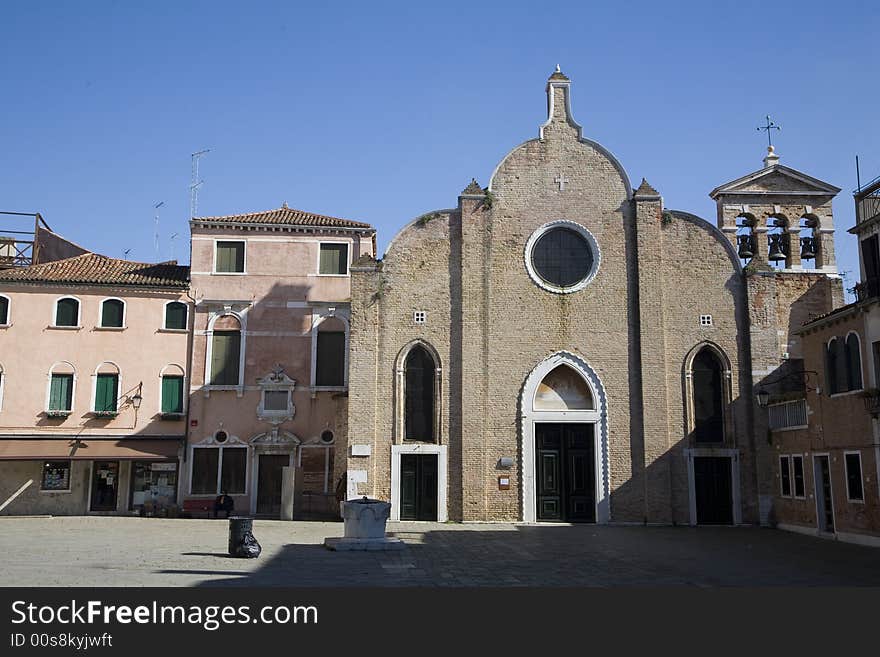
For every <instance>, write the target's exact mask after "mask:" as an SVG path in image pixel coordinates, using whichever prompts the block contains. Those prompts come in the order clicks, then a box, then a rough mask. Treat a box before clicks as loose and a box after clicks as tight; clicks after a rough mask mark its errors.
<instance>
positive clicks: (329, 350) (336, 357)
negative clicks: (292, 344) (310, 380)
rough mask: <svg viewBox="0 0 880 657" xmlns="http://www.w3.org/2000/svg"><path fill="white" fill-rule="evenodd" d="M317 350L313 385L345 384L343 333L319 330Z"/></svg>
mask: <svg viewBox="0 0 880 657" xmlns="http://www.w3.org/2000/svg"><path fill="white" fill-rule="evenodd" d="M317 352H318V353H317V359H318V362H317V363H316V365H315V385H319V386H342V385H345V333H343V332H341V331H320V332H319V333H318V349H317Z"/></svg>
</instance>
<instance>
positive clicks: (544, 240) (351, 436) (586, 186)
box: [346, 69, 842, 524]
mask: <svg viewBox="0 0 880 657" xmlns="http://www.w3.org/2000/svg"><path fill="white" fill-rule="evenodd" d="M570 89H571V83H570V80H569V79H568V78H567V77H566V76H565V75H564V74H562V73H561V72H560V71H559V70H558V69H557V71H556V73H554V74H553V75H551V76H550V79H549V80H548V82H547V86H546V92H547V108H548V112H547V119H546V121H545V122H544V123H543V125H541V126H540V129H539V133H538V137H537V138H535V139H530V140H528V141H526V142H524V143H523V144H521V145H520V146H517V147H516V148H514V149H513V150H512V151H510V153H508V154H507V155H506V156H505V157H504V158H503V159H502V160H501V162H500V163H499V164H498V166H497V167H496V168H495V170H494V172H493V173H492V175H491V177H490V178H489V184H488V186H487V187H486V188H482V187H481V186H480V185H478V184H477V183H476V182H472V183H471V184H470V185H468V187H467V188H466V189H465V190H464V191H463V192H462V193H461V194H460V195H459V197H458V201H457V203H456V204H455V205H454V207H452V208H451V209H442V210H437V211H433V212H428V213H425V214H424V215H421V216H420V217H417V218H416V219H415V220H414V221H412V222H411V223H409V224H408V225H407V226H405V227H404V228H403V229H402V230H401V231H400V232H399V233H398V234H397V235H396V236H395V238H394V239H393V240H392V242H391V243H390V245H389V247H388V249H387V251H386V253H385V255H384V257H383V258H382V259H381V260H378V261H377V260H375V259H373V258H371V257H364V258H361V259H360V260H358V261H357V262H355V263H354V265H353V267H352V272H353V275H352V307H351V356H350V358H351V365H350V374H349V376H350V396H349V405H348V413H349V421H348V424H349V432H348V445H347V448H346V454H347V466H346V471H347V479H348V490H349V496H352V495H354V494H358V495H360V494H369V495H372V496H377V497H380V498H384V499H388V500H390V501H391V502H392V518H403V519H436V520H441V521H442V520H446V519H450V520H478V521H496V520H507V521H510V520H522V521H527V522H531V521H548V522H558V521H572V522H599V523H602V522H634V523H643V522H646V523H682V524H687V523H690V524H700V523H741V522H743V523H757V522H759V521H764V522H766V521H767V519H768V517H769V515H770V512H771V507H772V504H773V494H772V490H771V489H770V486H769V484H768V483H767V481H768V480H769V477H770V476H771V471H770V465H769V464H770V463H771V458H770V457H769V455H767V454H765V451H766V449H765V447H766V444H765V443H766V441H765V440H764V439H763V436H766V417H765V416H764V415H762V414H761V413H757V412H756V410H757V407H756V404H755V399H754V396H753V383H754V381H753V377H756V378H757V380H760V379H761V378H763V377H765V376H766V375H768V374H772V373H773V372H776V371H777V370H784V369H785V368H789V367H797V366H798V365H797V361H798V360H799V359H800V358H802V355H801V354H800V351H799V346H798V344H797V339H796V336H794V334H793V332H792V325H791V320H792V318H794V317H797V316H799V314H806V313H808V312H814V311H815V312H827V311H829V310H831V309H832V308H833V307H834V306H835V305H839V304H840V303H841V302H842V290H841V284H840V280H839V277H838V276H837V272H836V268H835V263H834V252H833V239H832V232H833V224H832V223H831V221H832V219H831V198H832V197H833V196H834V194H836V193H837V191H839V190H838V189H837V188H835V187H832V186H830V185H827V184H826V183H822V182H821V181H818V180H816V179H814V178H811V177H810V176H807V175H805V174H802V173H800V172H798V171H796V170H794V169H791V168H788V167H785V166H782V165H780V164H779V161H778V156H776V154H775V153H773V152H772V151H771V152H770V153H768V155H767V157H766V158H765V159H764V163H763V165H764V166H763V167H762V168H760V169H759V170H757V171H755V172H753V173H751V174H749V175H746V176H742V177H739V178H737V179H735V180H733V181H732V182H730V183H727V184H725V185H722V186H720V187H718V188H717V189H715V190H713V192H712V198H713V199H715V200H716V203H717V204H718V218H717V221H716V222H714V225H713V223H710V222H708V221H705V220H703V219H700V218H698V217H696V216H693V215H691V214H689V213H686V212H679V211H671V210H668V209H667V208H666V206H665V204H664V201H663V199H662V198H661V195H660V194H659V193H658V192H657V191H656V190H655V189H653V188H652V187H651V186H650V185H649V184H648V183H647V181H645V180H644V179H643V180H642V182H641V184H640V185H639V186H638V188H636V189H633V188H632V186H631V184H630V181H629V178H628V176H627V174H626V172H625V170H624V169H623V167H622V165H621V164H620V163H619V162H618V161H617V160H616V159H615V158H614V156H613V155H611V154H610V153H609V152H608V151H607V150H606V149H605V148H603V147H602V146H601V145H600V144H598V143H597V142H595V141H593V140H591V139H588V138H586V137H584V136H583V134H582V129H581V127H580V126H579V125H578V123H577V122H576V121H575V119H574V118H573V115H572V111H571V98H570ZM801 219H803V220H804V221H805V222H807V223H806V224H804V225H803V230H804V231H806V232H805V236H807V235H806V234H807V233H809V237H810V239H811V240H813V241H811V242H810V244H813V245H814V246H813V248H814V249H815V248H817V249H819V251H818V254H813V258H812V259H810V258H805V259H804V261H802V260H801V258H800V253H801V250H800V244H801V243H800V242H799V241H798V238H799V237H800V231H801V230H802V225H801V223H800V221H801ZM768 221H769V224H768ZM779 233H783V234H784V235H783V236H781V237H780V236H778V234H779ZM741 235H745V237H742V238H741V237H740V236H741ZM771 244H772V246H773V247H774V248H773V249H771V248H770V245H771ZM746 247H748V248H746ZM783 251H784V253H782V252H783ZM780 254H781V255H780ZM807 255H809V254H807ZM749 260H751V262H750V264H749V266H747V267H745V268H744V266H743V265H744V263H745V262H748V261H749ZM771 265H773V266H771Z"/></svg>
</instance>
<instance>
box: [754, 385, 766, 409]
mask: <svg viewBox="0 0 880 657" xmlns="http://www.w3.org/2000/svg"><path fill="white" fill-rule="evenodd" d="M755 399H757V400H758V406H760V407H761V408H767V404H769V403H770V393H769V392H767V391H766V390H764V388H759V389H758V392H756V393H755Z"/></svg>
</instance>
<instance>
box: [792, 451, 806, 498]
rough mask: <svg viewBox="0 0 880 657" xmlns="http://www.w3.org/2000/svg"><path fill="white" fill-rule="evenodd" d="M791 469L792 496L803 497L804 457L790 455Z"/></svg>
mask: <svg viewBox="0 0 880 657" xmlns="http://www.w3.org/2000/svg"><path fill="white" fill-rule="evenodd" d="M791 469H792V471H793V473H794V477H793V482H794V496H795V497H804V496H805V494H804V457H803V456H792V457H791Z"/></svg>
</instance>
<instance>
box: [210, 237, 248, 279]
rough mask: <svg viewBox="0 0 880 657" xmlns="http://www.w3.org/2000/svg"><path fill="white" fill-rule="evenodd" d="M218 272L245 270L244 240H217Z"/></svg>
mask: <svg viewBox="0 0 880 657" xmlns="http://www.w3.org/2000/svg"><path fill="white" fill-rule="evenodd" d="M216 271H218V272H225V273H229V272H244V242H217V268H216Z"/></svg>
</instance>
